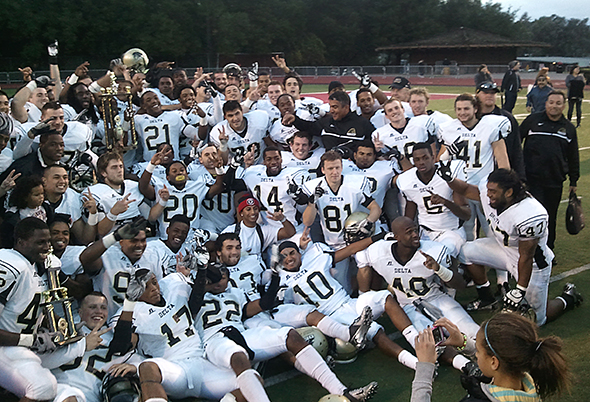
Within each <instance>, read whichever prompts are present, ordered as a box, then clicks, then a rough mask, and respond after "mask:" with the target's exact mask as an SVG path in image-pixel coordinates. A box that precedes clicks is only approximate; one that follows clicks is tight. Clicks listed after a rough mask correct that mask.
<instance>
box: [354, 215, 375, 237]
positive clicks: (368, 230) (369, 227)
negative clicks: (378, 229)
mask: <svg viewBox="0 0 590 402" xmlns="http://www.w3.org/2000/svg"><path fill="white" fill-rule="evenodd" d="M358 227H359V232H360V233H361V234H363V235H364V236H365V237H369V236H371V235H372V234H373V229H375V223H374V222H371V221H370V220H369V219H363V220H362V221H360V222H359V223H358Z"/></svg>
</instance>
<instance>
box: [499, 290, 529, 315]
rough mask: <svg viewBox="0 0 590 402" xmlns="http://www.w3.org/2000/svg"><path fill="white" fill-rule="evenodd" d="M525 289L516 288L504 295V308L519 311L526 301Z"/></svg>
mask: <svg viewBox="0 0 590 402" xmlns="http://www.w3.org/2000/svg"><path fill="white" fill-rule="evenodd" d="M524 295H525V291H524V290H522V289H521V288H518V287H517V288H514V289H512V290H510V291H509V292H508V293H506V295H505V296H504V300H503V302H504V310H507V311H519V309H520V306H521V305H522V303H523V301H524Z"/></svg>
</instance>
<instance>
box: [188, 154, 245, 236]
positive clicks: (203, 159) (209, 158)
mask: <svg viewBox="0 0 590 402" xmlns="http://www.w3.org/2000/svg"><path fill="white" fill-rule="evenodd" d="M222 163H223V161H222V160H221V155H220V153H219V150H218V149H217V147H216V146H215V145H213V144H212V143H209V144H205V145H204V146H203V147H202V148H199V160H198V161H197V160H195V161H193V162H191V163H190V164H189V165H188V166H187V172H188V178H189V179H190V180H197V179H198V178H203V177H204V178H205V180H206V181H207V183H213V182H215V180H216V179H217V176H219V175H220V174H219V173H222V172H223V171H224V170H220V168H221V165H222ZM232 187H233V186H228V185H226V186H225V188H224V190H223V191H222V192H221V193H219V194H217V195H216V196H214V197H212V198H210V199H209V198H207V197H205V198H204V199H203V200H202V201H201V207H202V208H201V220H200V227H201V228H202V229H205V230H208V231H209V232H212V233H220V232H221V231H222V230H223V229H225V228H226V227H228V226H229V225H231V224H233V223H234V222H235V221H236V218H235V214H236V209H235V206H234V196H235V194H236V191H235V190H234V189H233V188H232Z"/></svg>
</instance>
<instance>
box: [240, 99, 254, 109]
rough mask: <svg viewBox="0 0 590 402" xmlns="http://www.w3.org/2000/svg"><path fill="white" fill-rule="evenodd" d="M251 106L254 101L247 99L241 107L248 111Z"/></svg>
mask: <svg viewBox="0 0 590 402" xmlns="http://www.w3.org/2000/svg"><path fill="white" fill-rule="evenodd" d="M253 104H254V101H253V100H252V99H250V98H248V99H246V100H245V101H244V102H243V104H242V106H244V107H246V108H248V109H250V106H252V105H253Z"/></svg>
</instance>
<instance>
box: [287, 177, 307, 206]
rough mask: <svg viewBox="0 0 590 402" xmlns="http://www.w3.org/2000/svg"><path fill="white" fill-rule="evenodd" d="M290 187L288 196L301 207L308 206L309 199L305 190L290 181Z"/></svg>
mask: <svg viewBox="0 0 590 402" xmlns="http://www.w3.org/2000/svg"><path fill="white" fill-rule="evenodd" d="M288 182H289V187H287V195H289V196H290V197H291V198H293V200H295V202H296V203H297V204H299V205H303V204H306V203H307V201H308V199H309V198H308V197H307V196H306V195H305V193H304V192H303V189H302V188H301V187H299V185H297V183H295V182H294V181H291V180H288Z"/></svg>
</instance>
